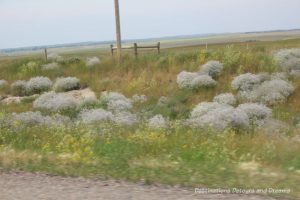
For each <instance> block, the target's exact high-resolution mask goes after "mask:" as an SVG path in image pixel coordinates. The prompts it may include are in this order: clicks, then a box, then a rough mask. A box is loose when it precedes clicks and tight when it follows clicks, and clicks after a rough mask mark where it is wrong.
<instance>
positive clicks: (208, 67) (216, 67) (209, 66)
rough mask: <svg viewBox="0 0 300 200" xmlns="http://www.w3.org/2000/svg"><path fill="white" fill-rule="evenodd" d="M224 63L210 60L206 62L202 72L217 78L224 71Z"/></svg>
mask: <svg viewBox="0 0 300 200" xmlns="http://www.w3.org/2000/svg"><path fill="white" fill-rule="evenodd" d="M223 68H224V66H223V64H222V63H220V62H219V61H214V60H213V61H208V62H207V63H206V64H204V65H203V66H202V67H201V69H200V72H202V73H205V74H207V75H209V76H211V77H213V78H217V77H218V76H220V75H221V73H222V71H223Z"/></svg>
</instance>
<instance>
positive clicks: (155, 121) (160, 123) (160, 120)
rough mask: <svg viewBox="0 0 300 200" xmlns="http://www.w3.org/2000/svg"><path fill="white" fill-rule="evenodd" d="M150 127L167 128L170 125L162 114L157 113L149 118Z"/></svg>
mask: <svg viewBox="0 0 300 200" xmlns="http://www.w3.org/2000/svg"><path fill="white" fill-rule="evenodd" d="M148 127H149V128H150V129H167V128H168V127H169V121H168V120H167V119H165V118H164V117H163V116H162V115H156V116H154V117H152V118H151V119H149V121H148Z"/></svg>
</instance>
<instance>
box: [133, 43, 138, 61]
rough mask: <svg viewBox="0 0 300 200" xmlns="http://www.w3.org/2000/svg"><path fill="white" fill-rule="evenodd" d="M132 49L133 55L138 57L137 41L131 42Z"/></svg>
mask: <svg viewBox="0 0 300 200" xmlns="http://www.w3.org/2000/svg"><path fill="white" fill-rule="evenodd" d="M133 50H134V55H135V57H136V58H137V57H138V46H137V43H134V44H133Z"/></svg>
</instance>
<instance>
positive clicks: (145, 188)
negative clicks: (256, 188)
mask: <svg viewBox="0 0 300 200" xmlns="http://www.w3.org/2000/svg"><path fill="white" fill-rule="evenodd" d="M0 199H1V200H160V199H161V200H195V199H204V200H206V199H207V200H208V199H209V200H219V199H220V200H225V199H226V200H243V199H246V200H271V199H272V198H268V197H262V196H252V195H244V196H241V195H232V194H230V195H213V194H209V195H207V194H206V195H201V194H195V193H194V191H192V190H189V189H185V188H180V187H170V186H162V185H157V186H150V185H145V184H142V183H129V182H123V181H113V180H109V181H102V180H89V179H84V178H65V177H58V176H50V175H45V174H32V173H25V172H10V173H4V172H0Z"/></svg>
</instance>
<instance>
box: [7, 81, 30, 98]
mask: <svg viewBox="0 0 300 200" xmlns="http://www.w3.org/2000/svg"><path fill="white" fill-rule="evenodd" d="M26 90H27V82H26V81H23V80H18V81H15V82H14V83H12V84H11V86H10V92H11V94H12V95H14V96H26Z"/></svg>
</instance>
